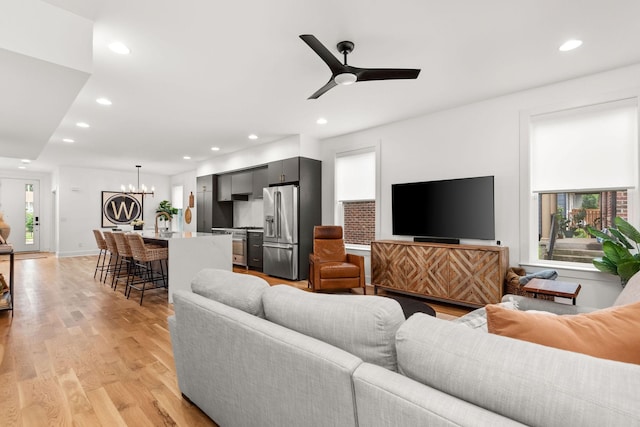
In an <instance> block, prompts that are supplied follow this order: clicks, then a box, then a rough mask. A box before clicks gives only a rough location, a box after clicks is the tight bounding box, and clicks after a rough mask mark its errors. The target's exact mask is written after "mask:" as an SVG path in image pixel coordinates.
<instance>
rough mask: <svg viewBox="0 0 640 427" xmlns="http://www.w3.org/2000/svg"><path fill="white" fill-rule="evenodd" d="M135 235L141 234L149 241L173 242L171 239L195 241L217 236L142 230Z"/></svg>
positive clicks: (193, 232) (194, 232) (190, 232)
mask: <svg viewBox="0 0 640 427" xmlns="http://www.w3.org/2000/svg"><path fill="white" fill-rule="evenodd" d="M134 233H138V234H140V235H141V236H142V237H146V238H148V239H158V240H171V239H194V238H197V237H213V236H215V235H214V234H212V233H201V232H196V231H183V232H179V231H173V232H166V233H165V232H160V233H156V232H155V231H153V230H142V231H139V230H138V231H134Z"/></svg>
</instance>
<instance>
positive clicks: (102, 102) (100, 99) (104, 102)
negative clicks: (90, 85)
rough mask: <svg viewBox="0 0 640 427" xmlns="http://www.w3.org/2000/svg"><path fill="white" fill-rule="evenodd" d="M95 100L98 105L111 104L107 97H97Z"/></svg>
mask: <svg viewBox="0 0 640 427" xmlns="http://www.w3.org/2000/svg"><path fill="white" fill-rule="evenodd" d="M96 102H97V103H98V104H100V105H111V104H112V102H111V100H110V99H107V98H98V99H96Z"/></svg>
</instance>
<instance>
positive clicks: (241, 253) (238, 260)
mask: <svg viewBox="0 0 640 427" xmlns="http://www.w3.org/2000/svg"><path fill="white" fill-rule="evenodd" d="M232 248H233V263H234V264H235V265H241V266H243V267H245V268H247V267H248V266H247V230H241V229H237V228H234V229H233V233H232Z"/></svg>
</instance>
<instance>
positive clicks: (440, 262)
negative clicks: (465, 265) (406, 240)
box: [404, 246, 449, 298]
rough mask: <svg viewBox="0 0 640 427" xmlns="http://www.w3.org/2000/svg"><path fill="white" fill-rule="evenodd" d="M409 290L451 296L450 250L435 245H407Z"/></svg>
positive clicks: (439, 296) (406, 271)
mask: <svg viewBox="0 0 640 427" xmlns="http://www.w3.org/2000/svg"><path fill="white" fill-rule="evenodd" d="M404 264H405V277H406V280H407V290H408V291H411V292H414V293H417V294H422V295H431V296H434V297H438V298H447V297H448V296H449V251H448V250H447V249H446V248H441V247H435V246H407V250H406V257H405V260H404Z"/></svg>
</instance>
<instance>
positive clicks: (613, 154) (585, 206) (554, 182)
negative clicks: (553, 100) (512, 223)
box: [530, 98, 638, 264]
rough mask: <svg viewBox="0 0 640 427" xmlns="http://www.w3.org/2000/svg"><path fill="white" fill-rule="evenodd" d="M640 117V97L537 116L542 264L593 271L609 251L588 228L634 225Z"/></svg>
mask: <svg viewBox="0 0 640 427" xmlns="http://www.w3.org/2000/svg"><path fill="white" fill-rule="evenodd" d="M637 118H638V108H637V100H636V98H631V99H625V100H620V101H612V102H605V103H599V104H596V105H589V106H585V107H580V108H571V109H567V110H562V111H557V112H553V113H546V114H540V115H537V116H533V117H531V127H530V171H531V176H530V183H531V190H532V192H533V193H534V195H535V197H537V207H538V215H537V222H538V227H537V232H538V236H537V237H538V247H537V251H538V259H541V260H542V259H543V260H549V261H553V262H577V263H588V264H591V262H592V260H593V258H595V257H598V256H602V245H601V243H600V242H598V241H597V240H596V239H595V238H594V236H592V235H590V234H589V232H588V227H593V228H596V229H599V230H602V229H606V228H608V227H611V226H612V224H613V220H614V218H615V217H616V216H620V217H622V218H625V219H629V216H628V215H629V209H630V207H631V206H630V203H629V197H628V191H627V190H628V189H632V188H635V187H636V183H637V181H638V174H637V170H638V150H637V145H638V131H637V130H638V119H637ZM530 258H532V257H530Z"/></svg>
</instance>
